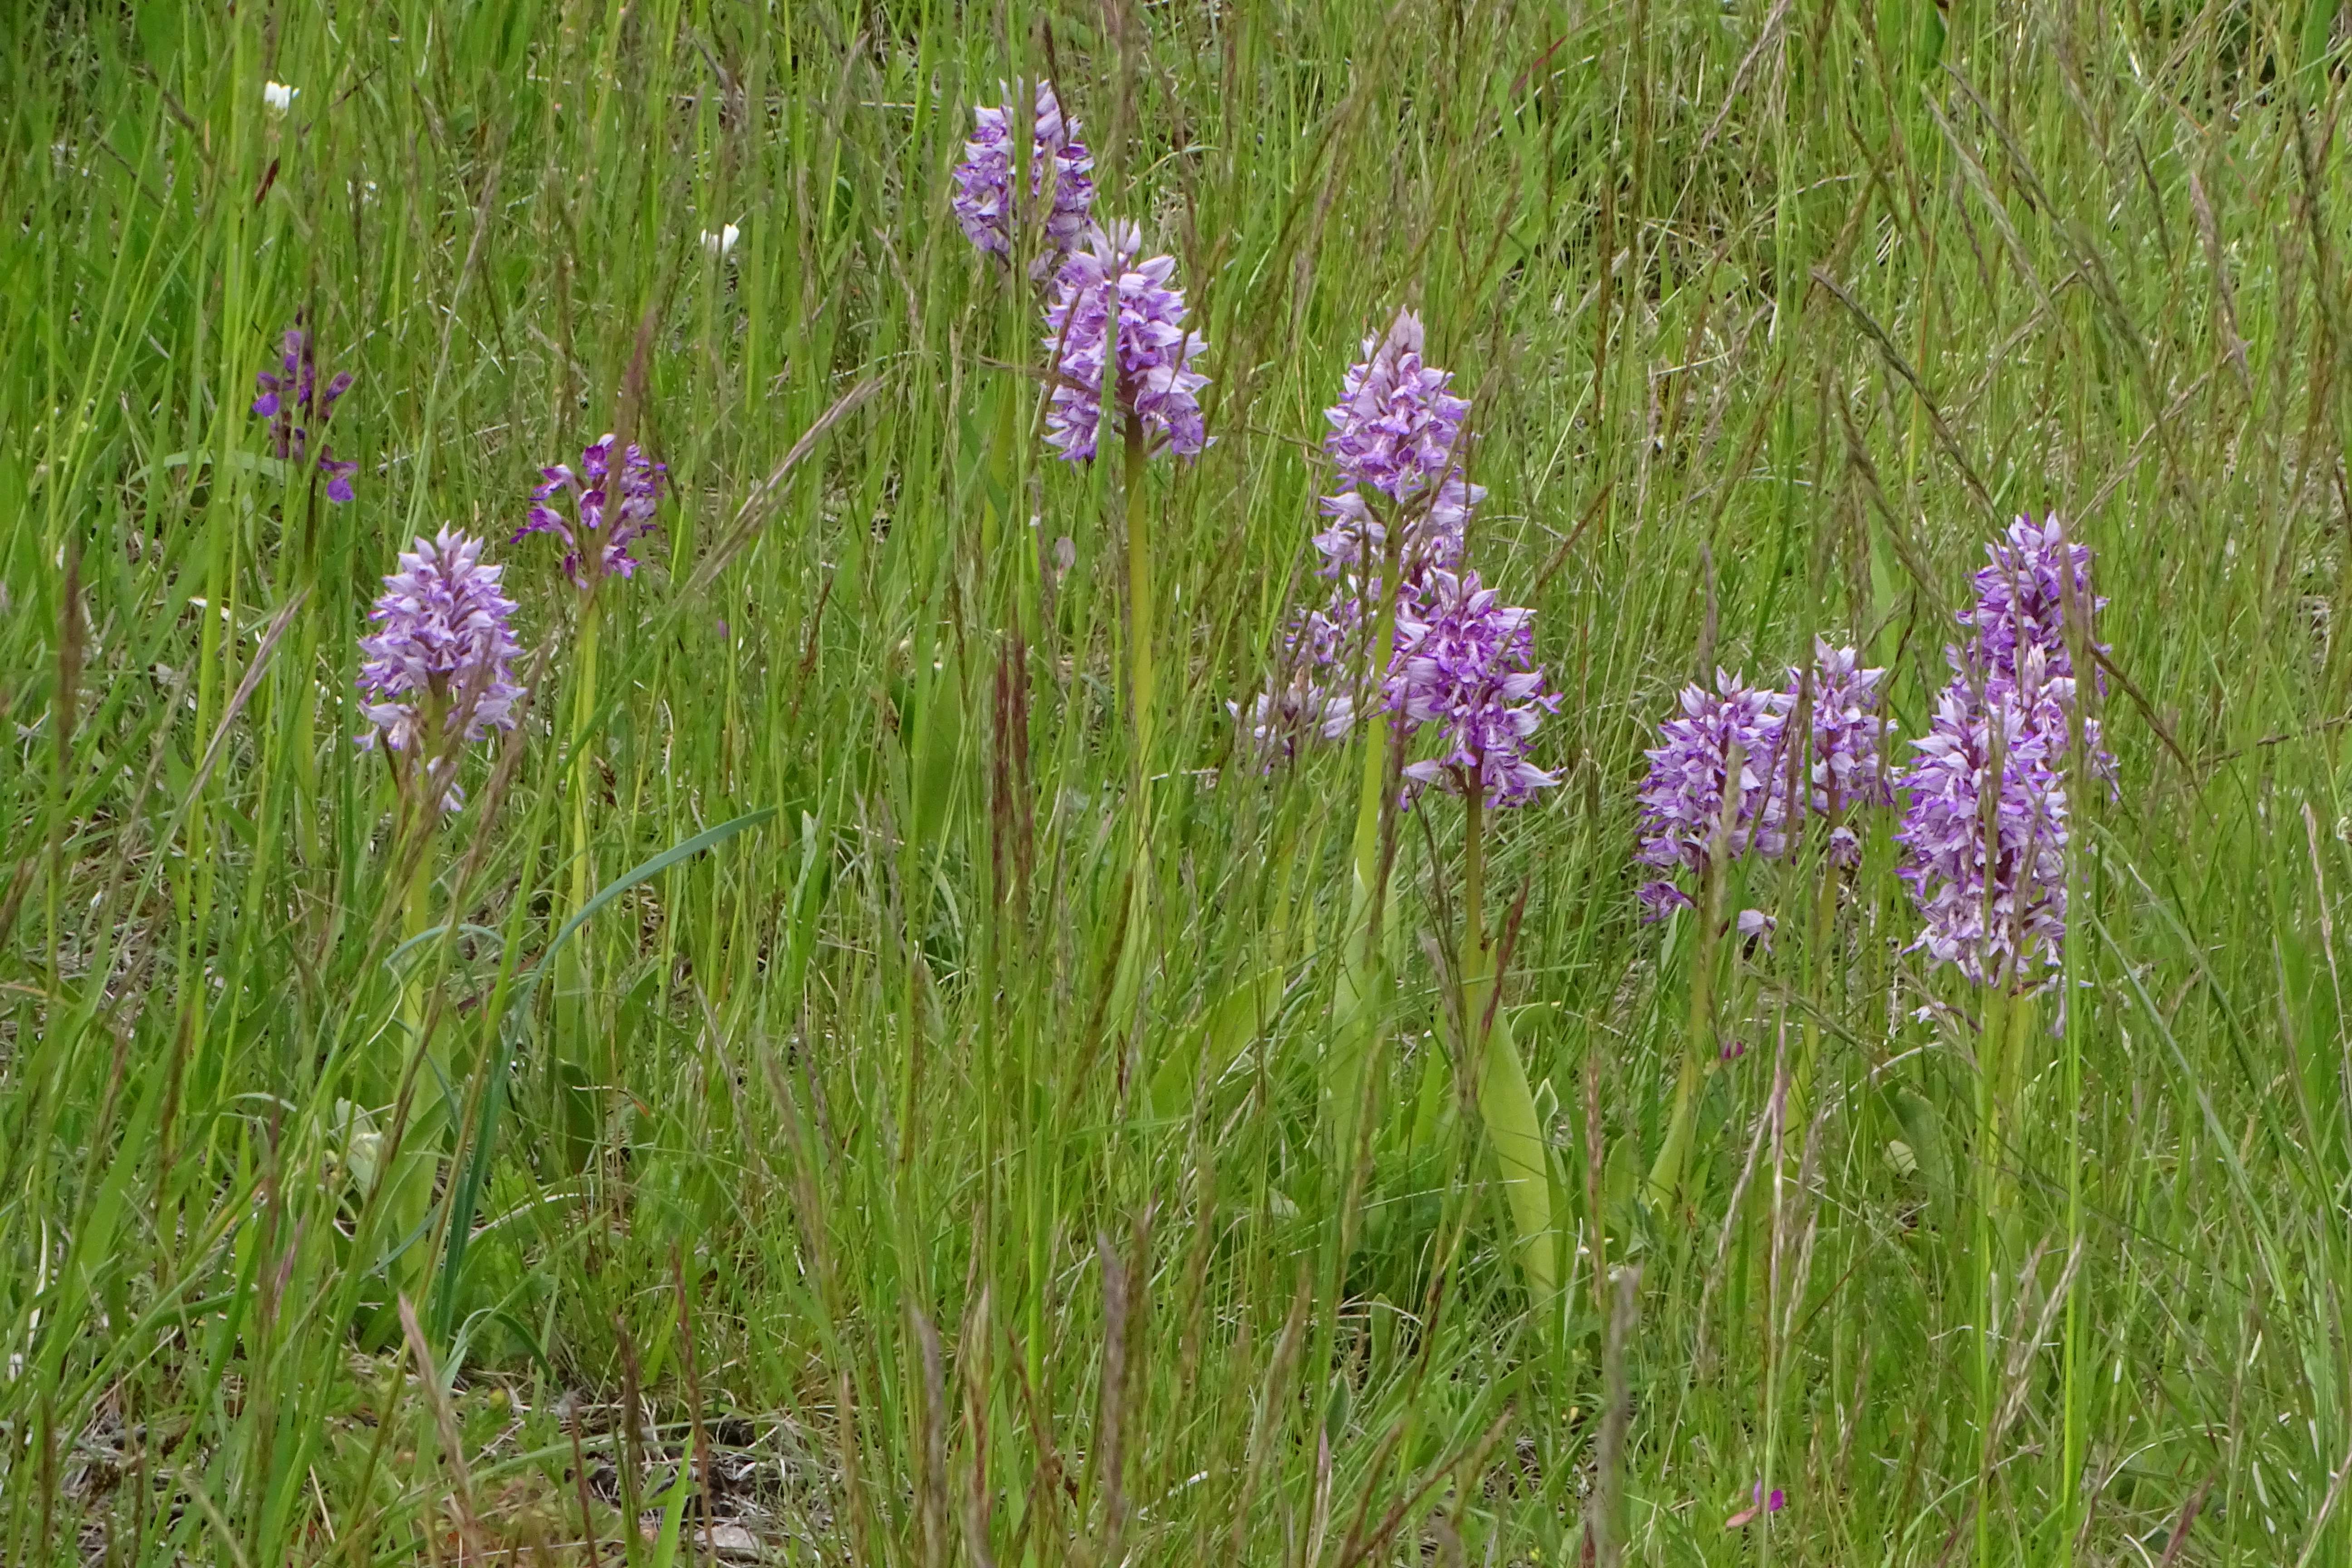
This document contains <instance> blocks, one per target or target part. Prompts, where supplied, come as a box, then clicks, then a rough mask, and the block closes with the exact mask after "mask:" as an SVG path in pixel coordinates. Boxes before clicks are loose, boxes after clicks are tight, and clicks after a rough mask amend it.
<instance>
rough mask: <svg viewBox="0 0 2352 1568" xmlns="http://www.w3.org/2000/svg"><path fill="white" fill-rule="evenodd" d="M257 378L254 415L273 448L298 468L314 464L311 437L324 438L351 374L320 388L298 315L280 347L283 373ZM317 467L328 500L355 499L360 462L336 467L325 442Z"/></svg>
mask: <svg viewBox="0 0 2352 1568" xmlns="http://www.w3.org/2000/svg"><path fill="white" fill-rule="evenodd" d="M253 379H254V382H255V384H256V385H257V387H258V388H259V390H260V395H259V396H258V397H256V398H255V399H254V400H253V412H254V413H255V414H256V415H257V416H259V417H261V418H264V419H267V420H268V421H269V444H270V447H271V449H272V450H274V451H275V452H276V453H277V454H278V458H280V459H281V460H283V461H286V462H290V463H292V464H294V465H295V466H296V467H297V468H299V467H301V465H302V464H303V463H304V462H305V461H307V460H309V458H310V437H311V434H312V432H313V431H316V432H317V433H318V434H319V435H320V436H321V437H324V435H325V434H326V429H327V421H328V420H330V419H331V418H333V417H334V416H335V400H336V399H337V398H339V397H341V396H342V395H343V394H344V393H346V392H349V391H350V390H351V386H352V373H351V372H349V371H344V372H343V373H342V374H340V375H337V376H336V377H335V378H334V379H333V380H332V381H330V382H328V383H327V384H325V385H324V386H321V385H320V384H319V375H318V366H317V361H316V355H315V354H314V353H313V351H312V349H311V346H310V332H309V331H307V330H305V329H304V327H303V325H302V318H301V317H300V316H299V315H298V316H296V317H295V318H294V324H293V325H292V326H290V327H289V328H287V329H286V335H285V337H284V338H283V339H281V340H280V342H279V344H278V373H277V374H274V375H273V374H270V373H269V372H268V371H266V370H265V371H261V372H258V373H257V374H255V376H254V378H253ZM317 467H318V469H319V471H320V473H322V474H324V475H326V476H327V499H328V500H331V501H333V502H335V503H336V504H338V505H341V503H342V502H344V501H347V500H351V499H352V475H353V474H356V473H358V472H359V471H360V466H359V465H358V464H357V463H343V462H337V461H336V460H335V453H334V449H333V448H332V447H329V446H328V445H327V443H326V442H325V441H324V440H323V439H321V440H320V443H319V456H318V459H317Z"/></svg>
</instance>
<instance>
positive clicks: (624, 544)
mask: <svg viewBox="0 0 2352 1568" xmlns="http://www.w3.org/2000/svg"><path fill="white" fill-rule="evenodd" d="M617 439H618V437H614V436H610V435H607V436H604V437H599V438H598V439H597V440H596V441H594V442H593V443H592V444H591V445H589V446H588V447H585V448H584V449H583V450H582V452H581V454H580V467H579V468H572V466H571V465H570V464H568V463H554V464H551V465H550V466H548V467H547V468H541V469H540V471H539V472H540V477H541V480H542V481H543V482H542V483H541V485H540V486H539V488H538V489H534V490H532V491H531V500H532V503H533V504H532V506H531V509H530V516H529V518H528V519H527V520H526V521H524V523H523V525H522V526H521V527H520V528H519V529H517V530H515V531H514V535H513V537H512V538H510V539H509V540H508V541H507V542H508V543H509V544H513V543H518V542H520V541H521V540H523V539H525V538H527V537H529V536H530V535H531V534H534V533H552V534H554V535H555V536H556V537H557V538H558V539H561V540H562V542H563V552H564V553H563V572H564V575H566V576H568V577H570V578H571V579H572V584H573V585H574V586H575V587H578V588H581V589H583V590H585V589H588V588H591V587H593V585H594V584H595V583H596V582H597V581H599V580H600V579H602V578H604V577H610V576H620V577H633V576H635V574H636V570H637V560H636V557H635V556H634V555H631V554H630V553H629V546H630V545H631V544H633V543H635V542H636V541H637V540H639V539H641V538H643V537H644V536H645V535H646V534H647V533H649V532H651V531H653V529H654V527H655V526H656V525H655V523H654V512H655V510H656V507H657V506H658V505H659V504H660V501H661V492H662V485H663V482H664V479H665V477H666V476H667V473H668V472H669V469H668V466H667V464H663V463H656V462H655V461H653V460H652V459H651V458H647V457H646V454H645V452H644V450H643V449H642V448H640V447H638V446H637V445H636V443H635V442H631V443H630V444H629V445H628V446H627V447H625V449H624V450H623V451H622V453H621V455H620V460H619V461H618V462H617V463H616V462H614V458H613V447H614V443H615V441H616V440H617ZM560 498H568V499H569V500H570V502H571V505H572V512H573V514H574V515H573V516H572V517H571V518H566V517H565V516H564V515H563V513H562V512H561V511H558V510H556V509H555V508H554V507H551V506H550V505H548V504H547V503H548V502H550V501H551V500H558V499H560Z"/></svg>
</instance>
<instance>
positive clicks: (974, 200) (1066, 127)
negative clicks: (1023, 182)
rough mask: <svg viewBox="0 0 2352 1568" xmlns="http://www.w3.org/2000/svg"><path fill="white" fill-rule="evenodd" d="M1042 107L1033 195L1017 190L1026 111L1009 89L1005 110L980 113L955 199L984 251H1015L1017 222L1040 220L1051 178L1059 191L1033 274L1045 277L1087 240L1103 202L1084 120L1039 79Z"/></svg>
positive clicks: (1045, 218) (1032, 149)
mask: <svg viewBox="0 0 2352 1568" xmlns="http://www.w3.org/2000/svg"><path fill="white" fill-rule="evenodd" d="M1035 107H1036V113H1035V117H1034V121H1033V123H1032V126H1031V141H1030V144H1029V156H1028V160H1027V161H1028V164H1029V195H1028V198H1027V200H1025V201H1024V200H1022V199H1021V198H1020V197H1018V196H1017V195H1015V194H1014V191H1013V180H1014V168H1013V163H1014V159H1013V131H1012V126H1013V121H1014V120H1015V119H1016V118H1017V117H1018V116H1019V114H1020V109H1019V107H1018V106H1017V105H1016V104H1014V103H1013V101H1012V99H1011V95H1010V93H1008V94H1007V95H1006V101H1005V104H1004V106H1003V108H1001V109H982V110H976V111H975V112H974V114H973V116H972V120H973V126H972V133H971V141H969V142H965V143H964V160H963V162H962V163H960V164H958V165H957V166H956V172H955V195H954V196H953V197H952V198H951V201H952V204H953V205H954V207H955V215H956V222H957V223H959V224H961V226H962V227H963V232H964V236H965V237H966V238H968V239H970V240H971V242H972V244H974V245H976V246H978V247H980V248H981V249H982V251H984V252H987V253H989V254H992V255H995V256H1003V257H1010V256H1011V255H1012V254H1013V236H1014V231H1015V230H1016V228H1017V227H1018V226H1020V225H1021V224H1023V223H1024V222H1036V221H1039V219H1038V218H1037V217H1036V216H1033V212H1034V207H1035V205H1036V204H1037V203H1039V202H1040V201H1041V200H1046V198H1047V193H1046V184H1047V182H1048V181H1049V180H1050V181H1051V182H1052V185H1053V190H1052V195H1051V197H1050V201H1049V202H1048V205H1046V206H1045V211H1044V213H1043V215H1042V224H1043V229H1044V235H1043V238H1044V245H1045V248H1044V249H1043V250H1042V251H1041V252H1040V253H1039V254H1038V256H1037V258H1036V259H1035V260H1034V261H1033V262H1031V263H1030V275H1031V276H1032V277H1034V278H1043V277H1045V276H1046V275H1048V274H1049V273H1051V272H1053V271H1054V270H1055V268H1058V267H1059V266H1060V265H1061V262H1062V259H1063V258H1065V257H1066V256H1068V255H1069V254H1070V252H1071V251H1073V250H1075V249H1076V248H1077V247H1078V246H1079V245H1080V244H1081V243H1082V242H1083V241H1084V240H1085V238H1086V236H1087V223H1088V221H1089V214H1090V213H1091V212H1092V210H1093V208H1094V201H1095V183H1094V180H1093V178H1092V174H1093V171H1094V166H1095V160H1094V154H1093V153H1089V152H1087V144H1086V143H1085V142H1081V141H1079V140H1078V122H1077V121H1075V120H1071V119H1069V118H1067V117H1066V116H1065V115H1064V114H1063V112H1062V105H1061V100H1059V99H1057V98H1055V96H1054V87H1053V84H1052V83H1051V82H1039V83H1038V84H1037V95H1036V100H1035ZM1024 209H1031V210H1024Z"/></svg>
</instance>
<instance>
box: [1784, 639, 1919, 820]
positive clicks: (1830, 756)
mask: <svg viewBox="0 0 2352 1568" xmlns="http://www.w3.org/2000/svg"><path fill="white" fill-rule="evenodd" d="M1885 679H1886V672H1885V670H1883V669H1864V668H1862V657H1861V654H1860V652H1859V651H1858V650H1857V649H1854V648H1850V647H1843V648H1842V647H1832V646H1831V645H1830V644H1829V643H1827V642H1825V641H1822V639H1820V638H1818V637H1817V638H1815V639H1814V641H1813V665H1812V668H1811V670H1803V669H1791V670H1790V671H1789V708H1790V712H1791V713H1792V714H1793V713H1794V711H1795V710H1796V708H1797V705H1798V702H1799V700H1800V698H1802V699H1803V700H1806V701H1808V702H1809V703H1810V705H1811V740H1812V745H1811V752H1810V754H1809V756H1808V758H1807V762H1808V763H1809V777H1808V779H1807V781H1806V784H1805V787H1802V788H1795V787H1794V786H1793V784H1792V780H1791V779H1782V780H1780V781H1777V787H1778V788H1779V790H1780V795H1781V796H1782V797H1783V798H1784V799H1789V800H1793V801H1794V802H1795V804H1796V805H1797V806H1798V808H1799V809H1800V810H1801V811H1811V812H1812V813H1814V814H1815V815H1816V816H1828V817H1831V818H1832V819H1833V820H1834V823H1835V826H1832V828H1831V829H1830V846H1829V848H1830V859H1831V861H1832V863H1834V864H1836V865H1840V866H1851V865H1853V864H1854V862H1855V861H1857V860H1859V859H1860V858H1861V857H1862V839H1861V836H1860V835H1858V834H1857V833H1856V832H1855V831H1854V829H1853V825H1852V820H1851V819H1852V816H1853V813H1855V812H1856V811H1858V810H1862V809H1864V808H1868V807H1874V806H1886V805H1893V804H1894V803H1895V791H1894V784H1893V778H1892V775H1891V774H1890V773H1889V772H1888V771H1887V767H1886V764H1885V758H1884V755H1883V751H1884V742H1885V736H1886V733H1887V728H1888V727H1887V723H1886V721H1885V720H1884V719H1882V718H1880V717H1879V714H1878V688H1879V683H1880V682H1881V681H1883V680H1885ZM1791 760H1793V759H1791ZM1793 843H1794V835H1793V834H1792V835H1791V844H1792V845H1793Z"/></svg>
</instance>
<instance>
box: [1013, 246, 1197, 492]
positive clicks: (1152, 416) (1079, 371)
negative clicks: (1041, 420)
mask: <svg viewBox="0 0 2352 1568" xmlns="http://www.w3.org/2000/svg"><path fill="white" fill-rule="evenodd" d="M1142 252H1143V233H1142V230H1140V229H1139V228H1138V227H1137V226H1135V225H1133V224H1131V223H1128V224H1119V225H1117V226H1114V228H1113V229H1112V230H1108V231H1106V230H1104V229H1099V228H1097V229H1094V230H1091V231H1090V232H1089V233H1088V234H1087V242H1086V246H1085V247H1084V248H1083V249H1080V250H1078V251H1076V252H1074V253H1073V254H1072V255H1071V257H1070V258H1069V260H1068V261H1066V262H1065V263H1064V264H1063V267H1062V272H1061V276H1060V278H1059V279H1056V280H1055V296H1054V302H1053V303H1052V304H1051V305H1050V306H1048V307H1047V308H1046V310H1045V322H1046V324H1047V325H1048V326H1049V327H1051V328H1052V329H1053V330H1052V331H1050V332H1048V333H1047V334H1046V336H1045V346H1046V347H1047V348H1048V349H1050V350H1051V351H1053V353H1054V357H1055V387H1054V398H1053V404H1052V406H1051V407H1049V408H1048V409H1047V410H1046V413H1045V438H1046V439H1047V440H1048V441H1050V442H1052V443H1053V444H1054V445H1055V447H1058V448H1060V450H1061V455H1062V457H1063V458H1064V459H1065V460H1066V461H1068V462H1073V463H1076V462H1086V461H1089V460H1091V459H1092V458H1094V456H1095V446H1096V435H1097V430H1096V426H1098V425H1099V424H1100V423H1101V421H1102V402H1103V374H1104V370H1105V367H1106V365H1115V368H1114V369H1113V370H1112V372H1111V374H1113V375H1114V376H1115V377H1116V380H1115V383H1114V384H1113V386H1112V388H1111V398H1112V405H1113V406H1114V407H1115V408H1117V409H1118V411H1119V412H1120V413H1121V414H1123V415H1132V416H1136V417H1138V418H1139V419H1140V420H1141V421H1142V422H1143V428H1144V433H1145V437H1146V439H1147V440H1149V441H1150V444H1151V447H1153V449H1155V450H1156V449H1158V448H1160V447H1168V448H1169V449H1171V450H1172V451H1176V452H1180V453H1183V454H1186V455H1188V456H1189V455H1190V454H1192V453H1195V452H1198V451H1199V450H1200V449H1201V448H1202V447H1204V446H1206V445H1207V444H1208V436H1207V434H1206V432H1205V430H1204V429H1203V427H1202V421H1201V404H1200V391H1201V388H1202V387H1203V386H1206V385H1207V384H1209V378H1208V377H1207V376H1205V375H1202V374H1199V373H1197V372H1195V371H1194V370H1193V369H1192V361H1193V360H1194V359H1195V358H1196V357H1198V356H1199V354H1200V353H1201V351H1202V348H1204V347H1205V346H1207V345H1206V344H1204V343H1203V342H1202V340H1201V338H1200V335H1199V334H1198V333H1196V332H1194V331H1192V330H1191V329H1190V328H1188V327H1186V326H1185V325H1184V291H1183V290H1182V289H1171V288H1170V287H1169V286H1168V279H1170V278H1171V277H1172V276H1174V274H1175V271H1176V259H1175V258H1173V257H1171V256H1155V257H1153V258H1151V259H1150V260H1149V261H1143V260H1139V259H1138V258H1139V257H1140V256H1141V255H1142ZM1114 340H1116V342H1115V346H1114ZM1114 353H1115V354H1116V358H1115V360H1114V358H1113V356H1114Z"/></svg>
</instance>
